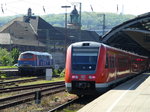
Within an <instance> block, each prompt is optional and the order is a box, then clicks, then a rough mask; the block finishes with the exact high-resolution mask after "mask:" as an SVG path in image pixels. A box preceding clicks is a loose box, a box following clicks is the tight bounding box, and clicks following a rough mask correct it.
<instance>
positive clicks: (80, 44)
mask: <svg viewBox="0 0 150 112" xmlns="http://www.w3.org/2000/svg"><path fill="white" fill-rule="evenodd" d="M70 46H73V47H83V46H85V47H100V46H105V47H107V48H110V49H114V50H117V51H120V52H124V53H128V54H130V55H135V56H140V57H142V58H148V57H146V56H142V55H138V54H136V53H132V52H128V51H125V50H122V49H119V48H115V47H112V46H108V45H106V44H104V43H99V42H94V41H82V42H76V43H73V44H71V45H70Z"/></svg>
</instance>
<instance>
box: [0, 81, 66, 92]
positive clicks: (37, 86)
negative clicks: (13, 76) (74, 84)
mask: <svg viewBox="0 0 150 112" xmlns="http://www.w3.org/2000/svg"><path fill="white" fill-rule="evenodd" d="M61 84H64V81H59V82H51V83H44V84H33V85H27V86H18V87H10V88H0V93H8V92H16V91H22V90H29V89H36V88H44V87H48V86H53V85H61Z"/></svg>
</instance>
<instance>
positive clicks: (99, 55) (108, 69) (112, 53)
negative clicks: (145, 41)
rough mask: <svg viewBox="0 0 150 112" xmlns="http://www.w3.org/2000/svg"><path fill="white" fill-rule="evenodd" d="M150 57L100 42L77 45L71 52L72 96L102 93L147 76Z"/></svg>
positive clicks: (69, 86) (69, 83) (69, 76)
mask: <svg viewBox="0 0 150 112" xmlns="http://www.w3.org/2000/svg"><path fill="white" fill-rule="evenodd" d="M147 62H148V57H145V56H140V55H137V54H133V53H129V52H127V51H124V50H120V49H117V48H114V47H110V46H108V45H105V44H102V43H97V42H91V41H86V42H77V43H74V44H71V45H70V46H69V47H68V49H67V57H66V69H65V85H66V89H67V91H68V92H69V93H73V94H77V95H88V94H89V95H90V94H95V93H101V92H103V91H105V90H107V89H108V88H110V87H111V86H113V85H115V84H116V83H118V82H120V81H123V80H125V79H127V78H129V77H132V76H135V75H137V74H138V73H140V72H143V71H145V70H146V69H147V67H148V63H147Z"/></svg>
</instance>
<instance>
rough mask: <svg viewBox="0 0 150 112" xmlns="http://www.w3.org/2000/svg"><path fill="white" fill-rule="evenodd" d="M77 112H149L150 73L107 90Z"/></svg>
mask: <svg viewBox="0 0 150 112" xmlns="http://www.w3.org/2000/svg"><path fill="white" fill-rule="evenodd" d="M78 112H150V72H149V73H148V72H147V73H143V74H141V75H138V76H137V77H135V78H133V79H131V80H129V81H127V82H125V83H123V84H121V85H119V86H117V87H116V88H114V89H112V90H109V91H108V92H106V93H105V94H103V95H101V96H100V97H98V98H97V99H95V100H94V101H92V102H90V103H89V104H87V105H86V106H84V107H83V108H81V109H80V110H79V111H78Z"/></svg>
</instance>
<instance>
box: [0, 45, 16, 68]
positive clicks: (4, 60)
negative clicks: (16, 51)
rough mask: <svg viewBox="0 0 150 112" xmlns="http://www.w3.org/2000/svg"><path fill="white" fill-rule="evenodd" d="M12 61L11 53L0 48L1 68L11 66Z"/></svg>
mask: <svg viewBox="0 0 150 112" xmlns="http://www.w3.org/2000/svg"><path fill="white" fill-rule="evenodd" d="M13 61H14V59H13V58H12V56H11V53H9V52H8V51H7V49H1V48H0V63H1V65H3V66H7V65H12V64H13Z"/></svg>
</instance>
